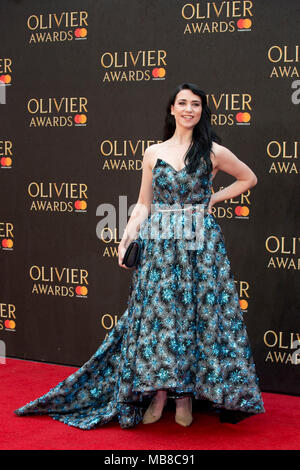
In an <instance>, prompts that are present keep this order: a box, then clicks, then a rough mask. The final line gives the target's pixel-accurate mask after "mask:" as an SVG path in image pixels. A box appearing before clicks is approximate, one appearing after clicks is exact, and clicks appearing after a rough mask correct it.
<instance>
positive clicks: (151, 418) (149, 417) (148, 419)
mask: <svg viewBox="0 0 300 470" xmlns="http://www.w3.org/2000/svg"><path fill="white" fill-rule="evenodd" d="M154 399H155V396H154V397H153V398H152V400H151V403H150V405H149V406H148V408H147V410H146V412H145V414H144V416H143V424H151V423H155V422H156V421H158V420H159V419H160V418H161V416H162V413H163V410H164V407H165V405H166V403H167V399H168V396H166V398H165V401H164V405H163V407H162V410H161V413H160V414H159V415H154V414H153V413H152V411H151V410H152V404H153V402H154Z"/></svg>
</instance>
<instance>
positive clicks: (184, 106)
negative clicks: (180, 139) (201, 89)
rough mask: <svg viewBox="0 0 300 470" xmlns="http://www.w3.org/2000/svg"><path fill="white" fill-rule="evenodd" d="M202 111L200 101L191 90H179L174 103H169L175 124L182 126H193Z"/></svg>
mask: <svg viewBox="0 0 300 470" xmlns="http://www.w3.org/2000/svg"><path fill="white" fill-rule="evenodd" d="M201 113H202V102H201V98H200V96H198V95H195V94H194V93H193V92H192V91H191V90H181V91H180V92H179V93H177V95H176V98H175V101H174V105H173V104H172V105H171V114H173V116H174V118H175V121H176V125H181V126H183V127H194V126H195V125H196V124H197V123H198V122H199V120H200V118H201Z"/></svg>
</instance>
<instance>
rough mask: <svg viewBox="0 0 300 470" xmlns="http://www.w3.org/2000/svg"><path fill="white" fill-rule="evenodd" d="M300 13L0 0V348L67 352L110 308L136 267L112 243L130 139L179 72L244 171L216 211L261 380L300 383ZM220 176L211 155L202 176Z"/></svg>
mask: <svg viewBox="0 0 300 470" xmlns="http://www.w3.org/2000/svg"><path fill="white" fill-rule="evenodd" d="M299 13H300V5H299V2H298V0H290V1H289V2H285V1H283V0H272V2H271V1H270V2H266V1H263V0H260V1H258V0H257V1H254V0H253V1H250V0H241V1H214V2H213V1H199V2H194V1H193V2H185V1H181V0H129V1H128V2H125V1H122V0H84V1H83V0H82V1H80V0H72V1H71V0H51V1H50V0H47V1H43V2H40V1H37V0H27V1H26V2H25V1H21V0H19V1H17V0H15V1H12V0H11V1H9V0H1V3H0V85H1V86H0V97H1V104H0V180H1V186H0V198H1V204H0V260H1V282H0V345H1V350H2V355H4V353H5V354H6V356H7V357H13V358H21V359H26V360H35V361H43V362H50V363H56V364H65V365H72V366H78V367H79V366H81V365H82V364H83V363H84V362H86V361H87V360H88V359H89V357H90V356H91V355H92V354H94V352H95V351H96V350H97V348H98V347H99V346H100V344H101V343H102V341H103V340H104V339H105V337H106V335H107V334H108V333H109V331H110V330H111V328H113V327H114V325H115V324H116V323H117V321H118V319H119V318H120V317H121V316H122V314H123V313H124V312H125V310H126V308H127V300H128V295H129V286H130V281H131V277H132V274H133V271H132V270H125V269H122V268H120V267H119V266H118V258H117V252H118V245H119V242H120V240H121V238H122V235H123V230H124V228H125V226H126V223H127V221H128V219H129V216H130V213H131V211H132V209H133V207H134V205H135V204H136V202H137V198H138V194H139V189H140V183H141V175H142V160H143V154H144V151H145V149H146V148H147V147H148V146H149V145H151V144H153V143H158V142H161V141H162V139H163V125H164V118H165V112H166V105H167V101H168V99H169V96H170V95H171V94H172V93H173V91H174V90H175V88H176V87H177V86H178V85H179V84H181V83H184V82H192V83H196V84H198V86H199V87H200V88H201V89H202V90H204V91H205V93H206V94H207V99H208V104H209V107H210V109H211V112H212V125H213V128H214V130H215V131H216V132H217V134H218V135H219V136H220V137H221V138H222V144H223V145H224V146H225V147H227V148H229V149H230V150H231V151H232V152H233V153H234V154H235V155H236V156H237V157H238V158H239V159H241V160H242V161H243V162H245V163H246V164H247V165H249V166H250V168H252V169H253V171H254V172H255V173H256V175H257V177H258V183H257V185H256V186H255V187H254V188H252V189H251V190H248V191H247V192H245V193H243V194H241V195H240V196H239V197H235V198H234V199H231V200H226V201H223V202H221V203H218V204H217V205H216V206H215V207H214V213H213V215H214V217H215V218H216V219H217V221H218V223H219V224H220V226H221V228H222V231H223V234H224V237H225V242H226V246H227V251H228V256H229V258H230V261H231V264H232V271H233V273H234V277H235V282H236V286H237V291H238V294H239V298H240V305H241V309H242V311H243V315H244V320H245V323H246V325H247V330H248V334H249V339H250V342H251V345H252V350H253V355H254V360H255V363H256V367H257V373H258V376H259V378H260V385H261V388H262V390H263V391H270V392H278V393H288V394H295V395H297V394H299V392H300V385H299V383H300V381H299V378H300V374H299V371H300V364H299V363H300V325H299V323H300V322H299V314H300V308H299V307H300V306H299V297H300V295H299V269H300V230H299V205H298V204H299V155H300V145H299V103H300V78H299V73H300V66H299V55H300V51H299V35H298V31H299ZM233 181H234V179H233V178H232V177H231V176H230V175H228V174H225V173H221V172H219V173H218V174H217V176H216V178H215V180H214V182H213V189H214V191H218V190H219V189H222V188H223V187H225V186H228V185H229V184H231V183H232V182H233ZM111 207H113V208H114V211H115V220H114V223H113V224H112V223H111V222H110V225H108V223H107V217H108V213H109V211H110V209H111ZM110 220H111V219H110ZM183 314H184V312H183ZM3 361H4V359H3V358H2V362H3ZM0 373H1V366H0Z"/></svg>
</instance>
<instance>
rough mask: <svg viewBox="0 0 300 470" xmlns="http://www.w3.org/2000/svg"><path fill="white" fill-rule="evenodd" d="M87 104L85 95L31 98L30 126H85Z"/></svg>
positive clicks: (29, 104) (29, 106) (28, 108)
mask: <svg viewBox="0 0 300 470" xmlns="http://www.w3.org/2000/svg"><path fill="white" fill-rule="evenodd" d="M87 105H88V99H87V98H86V97H85V96H72V97H66V96H65V97H62V98H55V97H51V98H30V99H29V100H28V103H27V111H28V113H29V116H30V121H29V127H74V126H75V127H82V126H84V127H85V126H86V123H87V112H88V110H87Z"/></svg>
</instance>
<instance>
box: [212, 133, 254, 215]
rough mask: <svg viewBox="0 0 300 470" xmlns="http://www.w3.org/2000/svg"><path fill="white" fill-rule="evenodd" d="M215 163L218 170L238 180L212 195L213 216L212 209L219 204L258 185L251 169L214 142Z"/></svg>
mask: <svg viewBox="0 0 300 470" xmlns="http://www.w3.org/2000/svg"><path fill="white" fill-rule="evenodd" d="M213 150H214V154H215V158H214V162H215V168H216V169H217V170H221V171H224V172H225V173H228V174H229V175H231V176H233V177H234V178H236V179H237V181H234V183H232V184H231V185H229V186H227V187H226V188H224V189H221V190H220V191H217V192H216V193H214V194H212V196H211V199H210V203H209V207H208V212H209V213H210V214H211V212H212V211H211V208H212V206H213V205H214V204H216V203H217V202H221V201H224V200H226V199H231V198H234V197H236V196H239V195H240V194H242V193H244V192H245V191H247V189H249V188H252V187H253V186H255V185H256V184H257V176H256V175H255V173H253V171H252V170H251V168H249V167H248V166H247V165H246V164H245V163H244V162H242V161H241V160H239V159H238V158H237V157H236V155H234V153H232V152H231V151H230V150H229V149H227V148H226V147H223V146H222V145H219V144H216V143H215V142H214V148H213Z"/></svg>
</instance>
